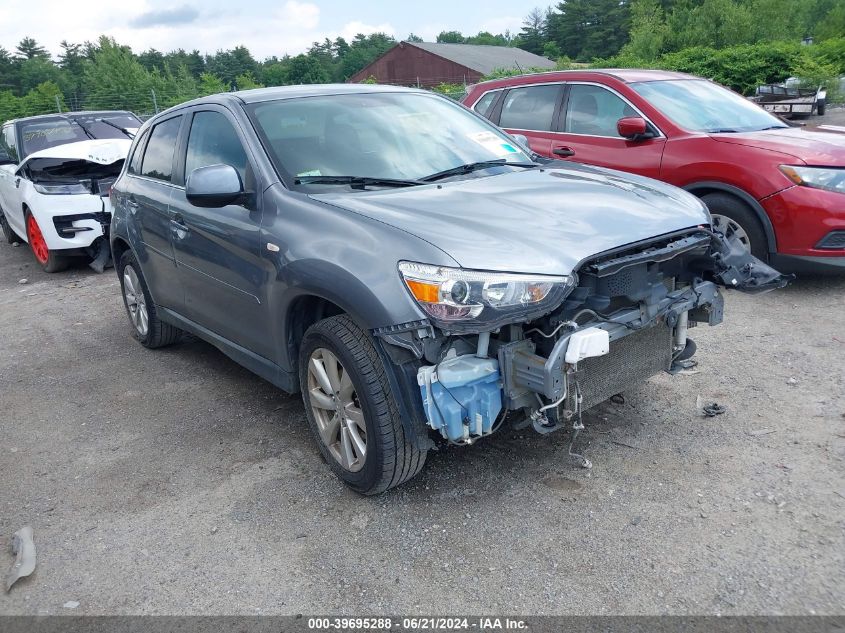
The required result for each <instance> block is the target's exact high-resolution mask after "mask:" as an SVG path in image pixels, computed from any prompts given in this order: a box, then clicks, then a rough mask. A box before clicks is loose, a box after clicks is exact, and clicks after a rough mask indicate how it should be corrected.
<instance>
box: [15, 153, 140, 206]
mask: <svg viewBox="0 0 845 633" xmlns="http://www.w3.org/2000/svg"><path fill="white" fill-rule="evenodd" d="M121 169H123V159H120V160H117V161H115V162H113V163H110V164H107V165H103V164H100V163H95V162H91V161H88V160H79V159H63V158H35V159H32V160H30V161H29V162H27V163H26V164H25V165H24V166H23V169H22V175H23V176H24V177H25V178H26V179H27V180H30V181H32V182H33V183H34V184H36V185H46V186H48V187H49V186H61V185H74V186H81V187H84V188H85V189H86V192H87V193H91V194H93V195H98V196H102V197H106V196H108V195H109V189H110V188H111V186H112V185H113V184H114V181H115V180H116V179H117V177H118V176H119V175H120V170H121Z"/></svg>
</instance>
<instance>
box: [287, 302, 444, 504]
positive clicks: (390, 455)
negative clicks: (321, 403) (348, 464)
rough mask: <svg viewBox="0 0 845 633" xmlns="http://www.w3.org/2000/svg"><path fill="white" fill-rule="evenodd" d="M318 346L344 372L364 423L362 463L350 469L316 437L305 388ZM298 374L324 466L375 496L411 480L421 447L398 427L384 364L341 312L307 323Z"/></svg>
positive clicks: (420, 458) (422, 460) (364, 334)
mask: <svg viewBox="0 0 845 633" xmlns="http://www.w3.org/2000/svg"><path fill="white" fill-rule="evenodd" d="M319 348H323V349H326V350H328V351H329V352H331V353H332V354H334V356H335V357H336V358H337V360H338V361H339V362H340V364H341V365H342V368H343V370H344V371H346V372H348V373H349V376H350V378H351V381H352V386H353V388H354V392H355V396H356V397H357V401H358V403H360V408H361V411H362V412H363V418H364V422H365V425H366V456H365V459H364V465H363V467H362V468H361V469H360V470H359V471H357V472H352V471H350V470H347V469H346V468H344V467H343V466H342V465H341V464H340V463H339V462H338V461H337V459H336V458H335V457H334V456H333V455H332V454H331V453H330V452H329V449H328V447H327V446H326V444H325V442H324V441H323V439H322V438H321V436H320V432H319V430H318V427H317V422H316V420H315V417H314V412H313V411H312V408H311V394H310V393H309V387H308V365H309V360H310V359H311V354H312V352H314V351H315V350H317V349H319ZM299 376H300V386H301V388H302V399H303V402H304V403H305V414H306V416H307V418H308V425H309V426H310V427H311V431H312V433H313V434H314V438H315V439H316V440H317V444H318V445H319V447H320V452H321V453H322V454H323V457H324V458H325V460H326V462H327V463H328V464H329V467H330V468H331V469H332V471H333V472H334V473H335V475H337V477H338V478H339V479H340V480H341V481H343V482H344V483H345V484H346V485H348V486H349V487H350V488H352V489H353V490H355V491H356V492H359V493H361V494H365V495H375V494H379V493H381V492H384V491H385V490H387V489H388V488H393V487H394V486H398V485H399V484H401V483H404V482H405V481H407V480H409V479H411V478H412V477H414V476H415V475H416V474H417V473H419V472H420V470H421V469H422V467H423V465H424V464H425V458H426V452H427V450H426V449H419V448H416V447H415V446H414V445H413V443H412V441H411V438H410V437H408V434H407V433H406V431H405V428H404V427H403V425H402V420H401V419H400V416H399V410H398V407H397V405H396V401H395V398H394V395H393V393H392V391H391V389H390V384H389V382H388V379H387V375H386V374H385V368H384V364H383V363H382V361H381V358H379V355H378V353H377V352H376V350H375V348H374V347H373V343H372V342H371V339H370V335H369V334H368V333H367V332H364V331H363V330H362V329H361V328H359V327H358V326H357V325H356V324H355V323H354V322H353V321H352V319H350V318H349V317H348V316H346V315H339V316H333V317H330V318H328V319H324V320H322V321H319V322H318V323H316V324H314V325H313V326H311V327H310V328H309V329H308V331H307V332H305V336H304V337H303V340H302V345H301V346H300V352H299Z"/></svg>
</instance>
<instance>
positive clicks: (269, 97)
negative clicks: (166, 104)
mask: <svg viewBox="0 0 845 633" xmlns="http://www.w3.org/2000/svg"><path fill="white" fill-rule="evenodd" d="M380 92H392V93H396V92H407V93H419V94H425V95H430V94H432V93H431V91H429V90H421V89H419V88H404V87H402V86H388V85H384V84H301V85H296V86H277V87H273V88H255V89H254V90H239V91H236V92H220V93H217V94H213V95H208V96H207V97H199V98H198V99H193V100H191V101H187V102H185V103H180V104H179V105H178V106H175V109H181V108H184V107H187V106H194V105H200V104H204V103H218V104H221V105H222V104H226V103H231V102H232V101H236V102H238V103H241V104H243V103H261V102H262V101H277V100H279V99H296V98H299V97H319V96H327V95H343V94H375V93H380Z"/></svg>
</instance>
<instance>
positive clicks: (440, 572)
mask: <svg viewBox="0 0 845 633" xmlns="http://www.w3.org/2000/svg"><path fill="white" fill-rule="evenodd" d="M21 279H27V280H28V281H27V283H26V284H21V283H19V280H21ZM691 336H692V337H693V338H694V339H695V340H696V342H697V343H698V347H699V353H698V355H697V358H698V360H699V366H698V367H697V368H696V369H695V370H693V371H692V372H690V373H688V374H686V375H680V376H676V377H669V376H666V375H661V376H658V377H656V378H654V379H652V380H650V381H649V382H648V383H647V384H645V385H643V386H642V388H640V389H637V390H635V391H632V392H630V393H627V394H626V402H625V404H623V405H605V406H603V407H601V408H600V409H598V410H596V411H594V413H593V414H592V415H589V416H588V419H587V421H586V422H587V432H586V434H585V435H584V436H583V437H584V443H583V444H582V448H583V450H584V451H585V452H586V454H587V456H588V457H589V458H590V459H591V460H592V462H593V464H594V466H593V469H592V470H590V471H586V470H583V469H581V468H579V467H578V466H577V465H575V464H573V463H572V462H570V461H569V459H568V458H567V442H568V438H567V436H566V435H563V434H557V435H552V436H550V437H545V438H544V437H540V436H538V435H536V434H534V433H533V432H530V431H524V432H519V433H515V432H512V431H503V432H501V433H500V434H498V435H497V436H494V437H493V438H491V439H489V440H487V441H483V442H480V443H479V444H477V445H475V446H473V447H471V448H452V449H447V450H443V451H440V452H438V453H434V454H430V456H429V460H428V464H427V465H426V468H425V469H424V471H423V472H422V473H421V475H420V476H419V477H417V478H416V479H414V480H413V481H411V482H410V483H409V484H407V485H405V486H403V487H401V488H399V489H397V490H394V491H391V492H389V493H387V494H385V495H383V496H380V497H377V498H362V497H360V496H357V495H356V494H354V493H352V492H350V491H348V490H347V489H345V488H344V487H343V486H342V485H340V484H339V483H338V481H337V480H335V479H334V478H333V477H332V475H331V474H330V473H329V470H328V468H326V466H325V465H324V464H323V462H322V459H321V457H320V455H319V453H318V451H317V449H316V446H315V444H314V442H313V440H312V438H311V437H310V435H309V431H308V429H307V427H306V423H305V418H304V413H303V409H302V403H301V401H300V399H299V397H291V396H286V395H284V394H282V393H280V392H279V391H278V390H276V389H275V388H274V387H272V386H271V385H269V384H268V383H266V382H264V381H262V380H261V379H259V378H257V377H255V376H254V375H252V374H250V373H249V372H247V371H246V370H244V369H242V368H240V367H239V366H238V365H236V364H235V363H233V362H232V361H230V360H228V359H227V358H226V357H225V356H223V355H222V354H221V353H219V352H218V351H217V350H216V349H214V348H213V347H211V346H210V345H207V344H205V343H202V342H190V343H185V344H181V345H177V346H174V347H172V348H168V349H165V350H159V351H149V350H146V349H144V348H142V347H141V346H140V345H138V344H137V343H136V342H135V341H134V340H133V339H132V338H131V336H130V329H129V322H128V320H127V318H126V316H125V315H124V312H123V306H122V303H121V300H120V295H119V286H118V282H117V279H116V277H115V275H114V272H113V271H112V270H109V271H107V272H106V273H105V274H103V275H97V274H95V273H93V272H92V271H90V270H88V269H87V268H86V267H84V266H80V267H77V268H74V269H72V270H70V271H67V272H64V273H59V274H54V275H48V274H45V273H43V272H41V271H40V269H38V268H37V267H36V264H35V261H34V258H33V256H32V255H31V253H30V252H29V250H28V248H27V247H26V246H23V245H22V246H20V247H18V248H12V247H11V246H8V245H6V244H2V245H0V474H2V477H3V481H2V484H1V486H2V487H1V488H0V489H2V493H1V494H0V539H2V543H3V548H2V549H3V551H4V552H5V551H6V548H5V543H6V541H7V539H9V538H10V537H11V535H12V533H13V532H14V531H15V530H17V529H18V528H20V527H21V526H23V525H31V526H32V527H33V529H34V531H35V540H36V545H37V548H38V566H37V569H36V572H35V573H34V574H33V576H32V577H30V578H28V579H24V580H22V581H20V582H19V583H18V584H17V585H16V586H15V587H14V588H13V589H12V591H11V593H8V594H5V593H4V594H0V614H69V613H74V614H269V613H273V614H288V613H315V612H316V613H337V614H345V615H368V614H378V613H385V614H410V613H426V614H431V613H441V614H442V613H467V614H490V613H523V614H665V613H672V614H715V613H719V614H813V613H816V614H841V613H843V612H845V464H843V458H845V277H839V278H836V277H834V278H824V277H804V278H802V279H800V280H799V281H797V282H796V283H795V284H794V285H792V286H791V287H789V288H787V289H786V290H783V291H779V292H776V293H772V294H768V295H765V296H761V297H749V296H745V295H739V294H729V296H728V298H727V306H726V321H725V323H724V324H723V325H721V326H719V327H715V328H706V327H699V328H696V329H694V330H691ZM698 398H701V399H702V400H703V401H706V402H710V401H716V402H719V403H722V404H724V405H726V406H727V413H725V414H724V415H721V416H719V417H716V418H705V417H703V416H702V415H701V413H700V412H699V410H698V409H697V408H696V401H697V399H698ZM11 561H12V557H11V556H10V555H9V554H8V552H6V553H4V555H3V556H2V557H0V566H2V567H5V565H6V563H7V562H8V563H11ZM68 602H78V603H79V605H78V607H76V608H73V609H71V608H69V607H65V606H63V605H65V604H66V603H68Z"/></svg>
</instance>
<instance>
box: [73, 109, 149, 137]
mask: <svg viewBox="0 0 845 633" xmlns="http://www.w3.org/2000/svg"><path fill="white" fill-rule="evenodd" d="M73 119H74V120H76V121H78V122H80V123H81V124H82V125H84V126H85V129H87V130H88V131H89V132H91V134H93V135H94V138H128V137H127V136H126V134H124V133H123V132H121V131H120V130H119V129H118V128H124V129H126V130H129V131H130V132H133V131H135V130H137V129H138V128H139V127H141V121H140V120H139V119H138V118H137V117H135V116H134V115H132V114H128V113H126V112H114V113H112V112H103V113H99V114H92V115H85V116H75V117H73ZM103 121H108V122H109V123H111V124H112V125H109V124H108V123H104V122H103ZM115 126H117V127H115Z"/></svg>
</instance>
